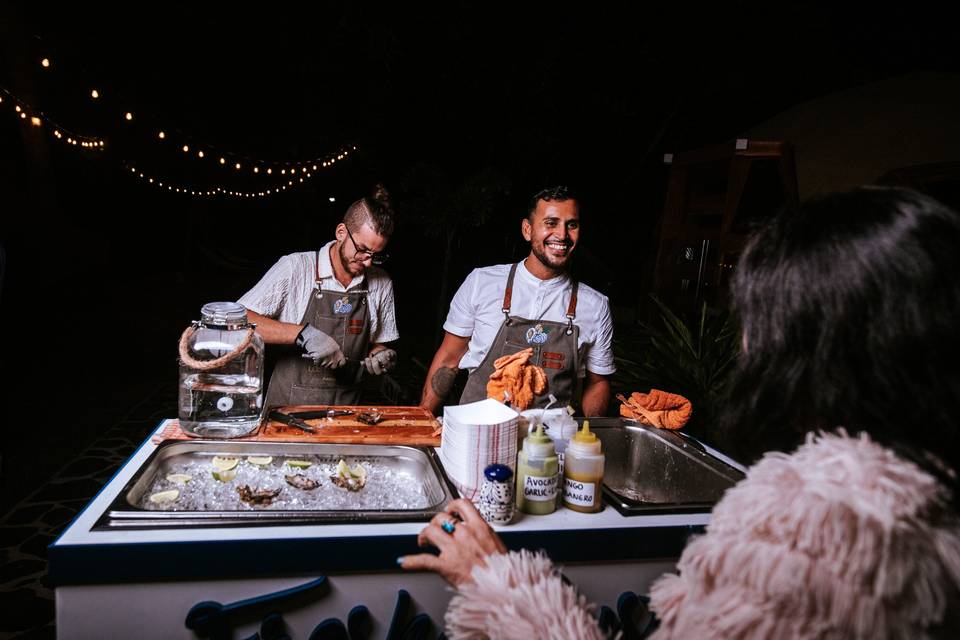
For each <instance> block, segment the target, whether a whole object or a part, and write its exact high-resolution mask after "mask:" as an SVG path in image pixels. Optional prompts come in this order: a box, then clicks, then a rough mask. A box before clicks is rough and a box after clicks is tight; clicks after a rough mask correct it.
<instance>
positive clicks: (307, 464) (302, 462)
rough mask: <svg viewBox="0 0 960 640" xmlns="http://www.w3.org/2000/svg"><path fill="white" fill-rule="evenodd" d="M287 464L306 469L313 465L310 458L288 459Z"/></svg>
mask: <svg viewBox="0 0 960 640" xmlns="http://www.w3.org/2000/svg"><path fill="white" fill-rule="evenodd" d="M287 464H288V465H290V466H291V467H294V468H295V469H306V468H307V467H312V466H313V463H312V462H310V461H309V460H287Z"/></svg>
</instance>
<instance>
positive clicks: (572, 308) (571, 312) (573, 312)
mask: <svg viewBox="0 0 960 640" xmlns="http://www.w3.org/2000/svg"><path fill="white" fill-rule="evenodd" d="M517 264H518V263H514V264H512V265H510V275H509V276H507V288H506V289H505V290H504V292H503V306H502V307H501V308H500V310H501V311H502V312H503V315H504V319H505V322H506V323H507V326H509V325H510V303H511V301H512V299H513V277H514V275H516V273H517ZM571 285H572V288H571V289H570V304H569V305H567V314H566V315H567V335H570V334H571V333H573V320H574V319H575V318H576V317H577V290H578V289H579V287H580V283H579V282H577V281H576V280H573V279H572V278H571Z"/></svg>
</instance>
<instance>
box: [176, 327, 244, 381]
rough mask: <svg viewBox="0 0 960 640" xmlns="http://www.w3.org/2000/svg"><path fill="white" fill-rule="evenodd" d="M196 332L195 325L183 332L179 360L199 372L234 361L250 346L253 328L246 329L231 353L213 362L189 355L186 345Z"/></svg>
mask: <svg viewBox="0 0 960 640" xmlns="http://www.w3.org/2000/svg"><path fill="white" fill-rule="evenodd" d="M196 330H197V327H196V326H195V325H190V326H189V327H187V328H186V329H184V330H183V334H181V336H180V360H182V361H183V364H185V365H187V366H188V367H192V368H194V369H198V370H200V371H209V370H210V369H216V368H217V367H221V366H223V365H225V364H227V363H228V362H230V361H231V360H234V359H235V358H236V357H237V356H239V355H240V354H241V353H243V352H244V351H245V350H246V348H247V347H249V346H250V343H251V342H253V331H254V330H253V328H250V329H247V335H246V336H244V338H243V340H241V341H240V344H238V345H237V346H236V347H234V349H233V351H231V352H230V353H226V354H224V355H222V356H220V357H219V358H216V359H214V360H197V359H196V358H194V357H193V356H191V355H190V347H188V346H187V345H188V344H189V342H190V338H191V337H192V336H193V333H194V332H195V331H196Z"/></svg>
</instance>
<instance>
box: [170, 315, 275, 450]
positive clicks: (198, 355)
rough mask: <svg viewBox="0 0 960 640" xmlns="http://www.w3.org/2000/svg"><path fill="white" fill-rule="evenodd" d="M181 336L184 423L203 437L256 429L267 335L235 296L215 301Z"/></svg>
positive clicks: (183, 426)
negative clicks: (233, 299) (257, 330)
mask: <svg viewBox="0 0 960 640" xmlns="http://www.w3.org/2000/svg"><path fill="white" fill-rule="evenodd" d="M200 316H201V319H200V321H199V322H197V321H195V322H194V323H193V324H192V325H191V326H189V327H187V329H186V330H185V331H184V332H183V335H182V336H181V338H180V391H179V403H178V404H179V412H178V414H179V418H180V428H181V429H182V430H183V431H184V432H185V433H188V434H190V435H192V436H198V437H203V438H237V437H240V436H245V435H248V434H249V433H251V432H253V431H254V430H255V429H256V428H257V427H258V426H259V424H260V418H261V412H262V409H263V339H262V338H261V337H260V336H259V335H258V334H257V333H255V332H254V325H252V324H250V323H249V322H248V321H247V310H246V309H245V308H244V307H243V305H240V304H237V303H236V302H210V303H207V304H205V305H203V308H202V309H201V310H200Z"/></svg>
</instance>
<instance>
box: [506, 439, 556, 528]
mask: <svg viewBox="0 0 960 640" xmlns="http://www.w3.org/2000/svg"><path fill="white" fill-rule="evenodd" d="M559 470H560V467H559V461H558V460H557V451H556V449H554V448H553V440H551V439H550V436H548V435H547V434H545V433H544V432H543V425H542V424H538V425H537V430H536V431H535V432H533V433H531V434H530V435H528V436H527V437H526V438H524V440H523V449H521V450H520V453H519V454H518V455H517V508H518V509H520V511H522V512H524V513H530V514H534V515H540V516H542V515H546V514H548V513H553V511H554V510H555V509H556V508H557V480H558V472H559Z"/></svg>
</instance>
